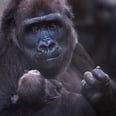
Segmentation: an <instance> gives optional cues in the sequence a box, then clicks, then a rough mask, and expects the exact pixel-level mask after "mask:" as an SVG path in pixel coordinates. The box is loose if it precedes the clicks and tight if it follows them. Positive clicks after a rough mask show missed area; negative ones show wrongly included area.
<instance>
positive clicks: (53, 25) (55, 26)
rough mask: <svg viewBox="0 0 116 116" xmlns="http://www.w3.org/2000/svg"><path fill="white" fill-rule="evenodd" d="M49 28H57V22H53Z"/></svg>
mask: <svg viewBox="0 0 116 116" xmlns="http://www.w3.org/2000/svg"><path fill="white" fill-rule="evenodd" d="M49 28H50V29H56V28H57V24H55V23H52V24H50V25H49Z"/></svg>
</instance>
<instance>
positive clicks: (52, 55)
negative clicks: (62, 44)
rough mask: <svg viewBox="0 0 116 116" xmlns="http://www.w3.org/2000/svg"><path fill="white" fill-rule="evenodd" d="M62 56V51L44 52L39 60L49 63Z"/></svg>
mask: <svg viewBox="0 0 116 116" xmlns="http://www.w3.org/2000/svg"><path fill="white" fill-rule="evenodd" d="M60 56H61V51H60V50H57V51H54V52H51V51H47V52H46V51H44V52H42V53H41V54H40V55H39V59H40V60H41V61H47V62H48V61H52V60H56V59H58V58H59V57H60Z"/></svg>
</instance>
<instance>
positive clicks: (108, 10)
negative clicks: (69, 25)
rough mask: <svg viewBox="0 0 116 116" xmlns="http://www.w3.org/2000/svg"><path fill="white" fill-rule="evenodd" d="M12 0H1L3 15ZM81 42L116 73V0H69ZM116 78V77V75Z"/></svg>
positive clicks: (94, 58)
mask: <svg viewBox="0 0 116 116" xmlns="http://www.w3.org/2000/svg"><path fill="white" fill-rule="evenodd" d="M7 1H8V0H0V15H1V14H2V11H3V9H4V8H5V7H6V4H7ZM68 2H69V3H70V4H71V6H72V10H73V12H74V16H75V18H74V19H73V21H74V26H75V28H76V30H77V32H78V39H79V41H80V43H81V44H82V45H83V46H84V47H85V49H86V50H87V51H88V53H89V55H90V56H91V57H92V59H93V60H94V62H95V64H96V65H100V66H101V68H102V69H103V70H104V71H106V72H107V73H108V74H109V75H110V76H111V77H112V78H113V77H116V0H68ZM114 79H115V80H116V78H114Z"/></svg>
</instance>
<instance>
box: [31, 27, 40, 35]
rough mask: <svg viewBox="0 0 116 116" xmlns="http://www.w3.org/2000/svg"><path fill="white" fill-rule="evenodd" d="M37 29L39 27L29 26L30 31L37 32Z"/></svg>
mask: <svg viewBox="0 0 116 116" xmlns="http://www.w3.org/2000/svg"><path fill="white" fill-rule="evenodd" d="M38 30H39V27H38V26H33V27H31V30H30V31H31V32H32V33H37V32H38Z"/></svg>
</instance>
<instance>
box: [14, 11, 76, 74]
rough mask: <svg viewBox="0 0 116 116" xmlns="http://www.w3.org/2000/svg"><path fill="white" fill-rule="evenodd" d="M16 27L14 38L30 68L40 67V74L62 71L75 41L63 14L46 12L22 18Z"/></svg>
mask: <svg viewBox="0 0 116 116" xmlns="http://www.w3.org/2000/svg"><path fill="white" fill-rule="evenodd" d="M17 27H18V28H16V30H15V34H16V38H17V39H16V40H15V41H17V42H16V43H17V46H18V47H19V48H20V49H21V50H22V51H23V53H24V54H25V55H26V56H27V59H29V60H30V61H31V65H32V66H33V68H36V69H38V70H40V72H41V73H43V75H44V76H46V75H47V76H49V75H50V74H51V72H52V75H56V74H57V73H59V72H60V71H64V69H65V67H67V65H68V64H69V63H70V60H71V58H72V53H73V49H74V47H75V43H76V38H75V37H74V36H73V34H74V33H73V32H74V30H72V24H71V22H70V20H69V18H68V17H67V16H66V15H65V16H62V15H61V14H60V13H50V14H47V15H44V16H36V17H32V18H25V19H24V20H23V21H21V23H20V25H19V24H18V26H17ZM47 72H49V74H48V73H47ZM50 76H51V75H50Z"/></svg>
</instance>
